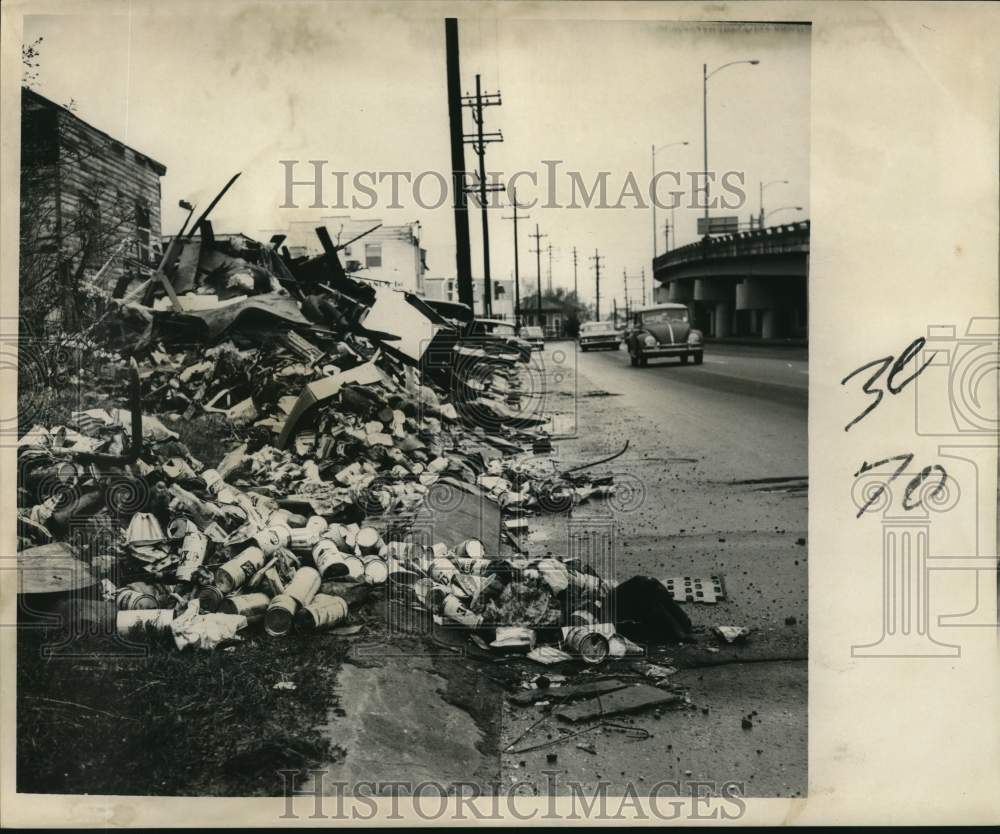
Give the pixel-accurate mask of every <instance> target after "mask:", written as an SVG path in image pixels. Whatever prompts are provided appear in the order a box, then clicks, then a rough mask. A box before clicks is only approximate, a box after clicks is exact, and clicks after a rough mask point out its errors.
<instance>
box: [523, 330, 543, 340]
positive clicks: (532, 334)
mask: <svg viewBox="0 0 1000 834" xmlns="http://www.w3.org/2000/svg"><path fill="white" fill-rule="evenodd" d="M521 335H522V336H527V337H528V338H530V339H535V338H537V337H539V336H541V335H542V328H540V327H525V328H524V330H522V331H521Z"/></svg>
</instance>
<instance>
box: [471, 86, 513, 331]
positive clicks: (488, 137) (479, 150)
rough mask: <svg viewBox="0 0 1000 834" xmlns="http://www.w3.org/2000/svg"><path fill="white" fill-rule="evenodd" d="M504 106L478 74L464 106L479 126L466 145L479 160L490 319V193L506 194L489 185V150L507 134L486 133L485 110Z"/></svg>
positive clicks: (485, 299) (486, 300)
mask: <svg viewBox="0 0 1000 834" xmlns="http://www.w3.org/2000/svg"><path fill="white" fill-rule="evenodd" d="M500 104H502V102H501V101H500V93H499V92H496V93H484V92H483V91H482V89H481V88H480V76H479V74H478V73H477V74H476V94H475V95H474V96H462V106H463V107H469V108H471V109H472V118H473V120H474V121H475V123H476V132H475V133H474V134H468V135H464V136H463V137H462V141H463V142H465V143H466V144H469V145H472V149H473V150H474V151H475V152H476V156H478V157H479V184H478V187H477V188H476V190H477V191H478V192H479V208H480V211H481V212H482V216H483V315H484V316H486V317H487V318H489V317H490V316H492V314H493V290H492V287H491V286H490V222H489V215H488V214H487V209H488V204H487V202H486V193H487V192H488V191H502V190H503V185H500V184H493V185H489V186H487V184H486V146H487V145H488V144H489V143H490V142H502V141H503V133H502V132H501V131H494V132H493V133H483V108H484V107H496V106H498V105H500Z"/></svg>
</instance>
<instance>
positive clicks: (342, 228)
mask: <svg viewBox="0 0 1000 834" xmlns="http://www.w3.org/2000/svg"><path fill="white" fill-rule="evenodd" d="M380 222H381V221H379V220H377V219H376V220H361V219H358V218H353V217H350V216H348V215H332V216H326V217H319V218H313V219H306V220H293V221H291V222H290V223H289V224H288V228H287V229H275V230H269V231H268V232H267V234H284V235H287V238H286V240H285V243H284V245H285V246H287V247H288V251H289V253H290V254H291V255H292V256H293V257H298V256H302V255H318V254H319V253H320V252H322V251H323V248H322V246H321V245H320V242H319V238H318V237H317V236H316V228H317V227H318V226H325V227H326V230H327V231H328V232H329V233H330V238H331V239H332V240H333V242H334V244H336V245H337V246H344V248H343V249H342V250H341V251H340V259H341V261H342V263H343V264H344V268H345V269H346V270H347V272H349V273H350V274H351V276H352V277H353V278H358V279H361V280H364V281H371V282H372V283H375V284H382V285H385V286H390V287H393V288H394V289H399V290H406V291H407V292H412V293H416V294H417V295H423V294H424V277H425V274H426V272H427V251H426V250H425V249H422V248H421V246H420V233H421V229H420V222H419V221H414V222H412V223H406V224H405V225H402V226H380V227H379V228H374V227H376V226H379V223H380ZM372 229H374V231H370V230H372ZM366 232H368V234H365V233H366Z"/></svg>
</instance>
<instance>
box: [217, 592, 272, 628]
mask: <svg viewBox="0 0 1000 834" xmlns="http://www.w3.org/2000/svg"><path fill="white" fill-rule="evenodd" d="M270 604H271V598H270V597H269V596H268V595H267V594H240V595H239V596H235V597H226V598H225V599H223V600H222V601H221V602H220V603H219V608H218V611H219V613H220V614H242V615H243V616H244V617H246V618H247V622H248V623H257V622H260V621H261V620H262V619H263V618H264V615H265V614H266V613H267V609H268V606H270Z"/></svg>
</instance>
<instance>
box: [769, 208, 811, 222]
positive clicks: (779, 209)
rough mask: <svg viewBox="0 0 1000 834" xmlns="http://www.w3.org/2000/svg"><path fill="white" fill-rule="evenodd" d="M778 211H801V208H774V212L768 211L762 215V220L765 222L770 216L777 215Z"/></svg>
mask: <svg viewBox="0 0 1000 834" xmlns="http://www.w3.org/2000/svg"><path fill="white" fill-rule="evenodd" d="M779 211H802V206H782V207H781V208H776V209H775V210H774V211H769V212H768V213H767V214H765V215H764V219H765V220H767V218H768V217H770V216H771V215H772V214H777V213H778V212H779Z"/></svg>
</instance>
